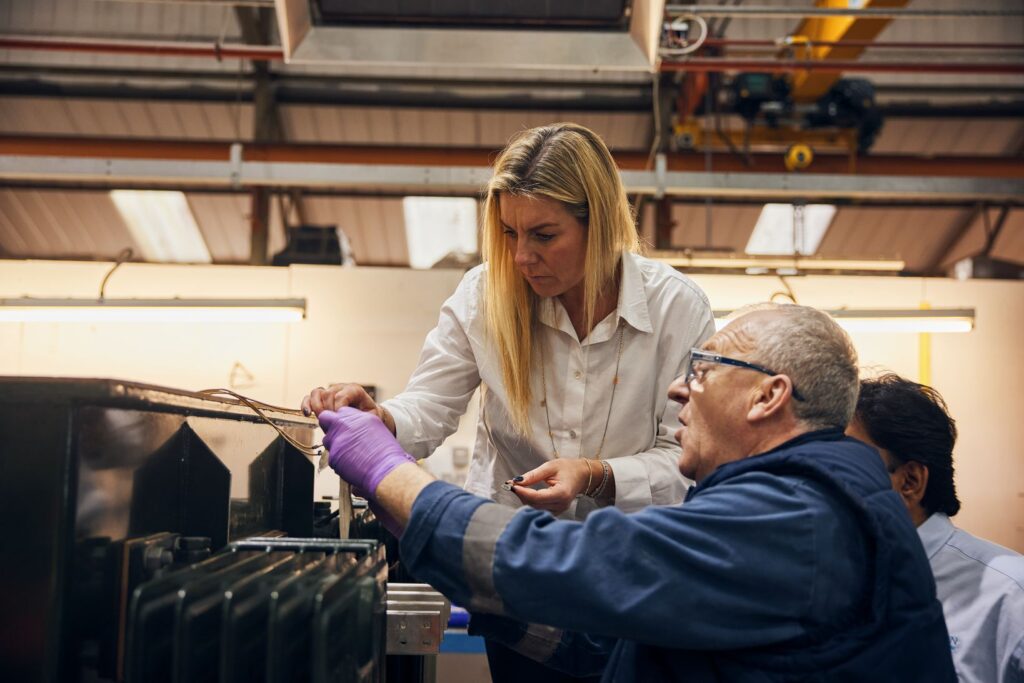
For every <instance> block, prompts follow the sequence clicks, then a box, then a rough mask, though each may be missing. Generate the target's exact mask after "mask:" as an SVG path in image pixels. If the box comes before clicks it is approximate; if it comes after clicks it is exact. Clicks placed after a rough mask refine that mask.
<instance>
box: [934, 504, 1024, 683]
mask: <svg viewBox="0 0 1024 683" xmlns="http://www.w3.org/2000/svg"><path fill="white" fill-rule="evenodd" d="M917 533H918V534H919V535H920V536H921V542H922V543H923V544H924V549H925V552H926V553H927V555H928V561H929V562H931V565H932V573H933V574H935V588H936V592H937V593H938V596H939V601H940V602H941V603H942V612H943V614H945V616H946V628H947V629H948V630H949V645H950V648H951V650H952V652H953V664H954V665H955V666H956V673H957V676H959V678H960V680H961V681H977V682H978V683H1009V682H1010V681H1012V682H1014V683H1018V682H1024V556H1021V555H1020V554H1019V553H1016V552H1014V551H1012V550H1010V549H1008V548H1004V547H1002V546H1000V545H996V544H995V543H991V542H989V541H986V540H984V539H981V538H977V537H976V536H972V535H971V534H969V533H967V532H966V531H962V530H961V529H957V528H956V527H955V526H953V523H952V522H950V521H949V517H947V516H946V515H944V514H942V513H939V512H937V513H935V514H933V515H932V516H931V517H929V518H928V519H927V520H925V523H924V524H922V525H921V526H919V527H918V528H917Z"/></svg>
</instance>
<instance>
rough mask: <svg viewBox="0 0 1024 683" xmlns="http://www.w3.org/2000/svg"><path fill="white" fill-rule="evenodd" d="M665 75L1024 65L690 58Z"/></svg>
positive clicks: (937, 70)
mask: <svg viewBox="0 0 1024 683" xmlns="http://www.w3.org/2000/svg"><path fill="white" fill-rule="evenodd" d="M660 71H661V72H663V73H664V72H671V71H690V72H719V71H753V72H760V73H792V72H794V71H835V72H843V71H852V72H859V73H932V74H1024V63H1010V64H1004V63H999V62H974V63H957V62H952V63H950V62H904V63H901V64H889V63H878V62H851V61H845V62H839V61H806V60H803V61H795V60H789V59H787V60H779V61H771V60H767V59H701V58H697V59H688V60H686V61H684V62H662V63H661V68H660Z"/></svg>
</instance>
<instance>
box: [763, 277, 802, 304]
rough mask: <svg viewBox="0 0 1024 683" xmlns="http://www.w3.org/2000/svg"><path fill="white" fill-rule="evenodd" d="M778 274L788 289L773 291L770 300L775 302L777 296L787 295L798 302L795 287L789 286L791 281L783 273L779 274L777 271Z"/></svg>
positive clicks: (794, 301)
mask: <svg viewBox="0 0 1024 683" xmlns="http://www.w3.org/2000/svg"><path fill="white" fill-rule="evenodd" d="M776 276H777V277H778V278H779V280H780V281H781V282H782V286H783V287H785V288H786V291H785V292H772V295H771V296H770V297H768V301H771V302H772V303H774V302H775V299H776V297H786V298H787V299H789V300H790V301H792V302H793V303H794V304H795V303H797V300H796V294H795V293H794V292H793V288H792V287H790V286H789V282H788V281H787V280H786V278H785V277H784V276H782V275H779V274H778V273H776Z"/></svg>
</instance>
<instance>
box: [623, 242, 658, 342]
mask: <svg viewBox="0 0 1024 683" xmlns="http://www.w3.org/2000/svg"><path fill="white" fill-rule="evenodd" d="M637 258H638V257H637V255H636V254H633V253H630V252H628V251H627V252H623V253H622V261H621V263H622V284H621V286H620V287H619V317H621V318H622V319H623V320H625V321H626V322H627V323H629V324H630V325H632V326H633V327H634V328H636V329H637V330H639V331H640V332H647V333H648V334H653V333H654V326H653V325H651V314H650V311H649V310H648V309H647V292H646V290H645V289H644V278H643V274H642V273H641V272H640V264H639V262H638V260H637Z"/></svg>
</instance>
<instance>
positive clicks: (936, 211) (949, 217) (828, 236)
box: [818, 207, 966, 271]
mask: <svg viewBox="0 0 1024 683" xmlns="http://www.w3.org/2000/svg"><path fill="white" fill-rule="evenodd" d="M965 213H966V212H965V211H964V210H963V209H951V208H877V207H842V208H840V209H839V211H837V212H836V215H835V217H834V218H833V219H832V225H831V226H830V227H829V229H828V232H826V233H825V237H824V239H822V241H821V245H820V246H819V247H818V253H819V254H820V255H822V256H827V257H841V258H868V259H875V258H901V259H903V260H904V261H906V264H907V268H908V269H909V270H914V271H917V270H920V269H922V268H925V267H926V266H928V265H929V264H930V263H931V261H932V259H934V258H936V257H938V256H939V254H938V253H937V250H938V249H940V248H941V245H942V244H944V243H945V242H946V240H948V239H949V237H950V235H951V233H952V231H953V230H955V229H956V227H957V225H959V224H960V223H961V222H962V221H963V220H964V216H965Z"/></svg>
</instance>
